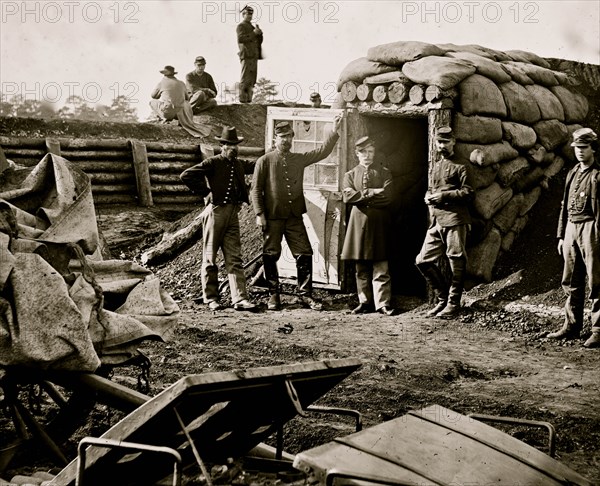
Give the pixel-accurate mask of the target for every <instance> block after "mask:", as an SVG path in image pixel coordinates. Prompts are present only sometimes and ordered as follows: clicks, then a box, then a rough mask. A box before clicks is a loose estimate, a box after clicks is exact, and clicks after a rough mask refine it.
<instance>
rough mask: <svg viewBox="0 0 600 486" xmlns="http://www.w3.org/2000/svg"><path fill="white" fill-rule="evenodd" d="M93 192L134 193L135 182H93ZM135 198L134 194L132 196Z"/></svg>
mask: <svg viewBox="0 0 600 486" xmlns="http://www.w3.org/2000/svg"><path fill="white" fill-rule="evenodd" d="M92 192H93V193H94V194H115V193H117V194H118V193H121V194H127V193H131V192H132V193H133V194H136V193H135V184H95V185H94V187H92ZM133 197H134V198H135V196H133Z"/></svg>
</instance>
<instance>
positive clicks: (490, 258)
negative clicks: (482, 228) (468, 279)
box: [467, 228, 502, 282]
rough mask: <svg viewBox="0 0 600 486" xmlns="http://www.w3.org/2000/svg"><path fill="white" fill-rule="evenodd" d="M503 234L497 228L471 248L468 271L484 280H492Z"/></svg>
mask: <svg viewBox="0 0 600 486" xmlns="http://www.w3.org/2000/svg"><path fill="white" fill-rule="evenodd" d="M501 242H502V235H501V234H500V231H498V229H496V228H492V230H491V231H490V232H489V233H488V234H487V236H486V237H485V239H484V240H483V241H481V242H480V243H479V244H477V245H475V246H474V247H472V248H470V249H469V259H468V260H467V273H468V274H469V275H471V276H472V277H474V278H476V279H481V280H483V281H484V282H491V281H492V270H493V269H494V265H495V264H496V260H497V259H498V254H499V253H500V244H501Z"/></svg>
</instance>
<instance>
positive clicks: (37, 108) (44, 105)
mask: <svg viewBox="0 0 600 486" xmlns="http://www.w3.org/2000/svg"><path fill="white" fill-rule="evenodd" d="M13 100H15V101H17V102H16V103H14V102H13V106H14V115H15V116H18V117H21V118H53V117H55V116H56V112H55V111H54V107H53V106H52V104H50V103H48V102H47V101H39V100H27V99H23V98H13Z"/></svg>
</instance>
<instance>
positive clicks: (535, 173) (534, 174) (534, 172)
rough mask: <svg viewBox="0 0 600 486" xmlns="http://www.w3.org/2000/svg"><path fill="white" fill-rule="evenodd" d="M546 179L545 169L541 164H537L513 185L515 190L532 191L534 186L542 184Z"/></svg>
mask: <svg viewBox="0 0 600 486" xmlns="http://www.w3.org/2000/svg"><path fill="white" fill-rule="evenodd" d="M545 179H546V174H545V172H544V169H543V168H542V167H540V166H535V167H534V168H533V169H531V170H530V171H529V172H527V173H525V174H523V175H522V176H521V177H519V178H518V179H517V180H516V181H515V182H513V184H512V185H511V187H512V188H513V191H514V192H527V191H531V190H532V189H533V188H534V187H536V186H538V185H539V184H541V183H542V182H543V181H544V180H545Z"/></svg>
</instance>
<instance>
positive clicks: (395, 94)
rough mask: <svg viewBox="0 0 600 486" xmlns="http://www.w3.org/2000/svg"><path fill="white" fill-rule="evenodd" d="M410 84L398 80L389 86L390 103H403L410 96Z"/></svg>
mask: <svg viewBox="0 0 600 486" xmlns="http://www.w3.org/2000/svg"><path fill="white" fill-rule="evenodd" d="M408 90H409V88H408V84H406V83H401V82H399V81H396V82H394V83H392V84H390V87H389V88H388V99H389V100H390V103H398V104H399V103H403V102H404V100H406V98H407V97H408Z"/></svg>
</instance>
